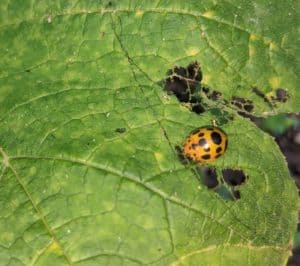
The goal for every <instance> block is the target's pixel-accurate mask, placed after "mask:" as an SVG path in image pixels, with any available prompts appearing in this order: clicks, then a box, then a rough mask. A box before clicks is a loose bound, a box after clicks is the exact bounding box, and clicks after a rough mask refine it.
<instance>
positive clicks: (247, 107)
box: [244, 104, 254, 112]
mask: <svg viewBox="0 0 300 266" xmlns="http://www.w3.org/2000/svg"><path fill="white" fill-rule="evenodd" d="M253 108H254V106H253V105H252V104H246V105H244V109H245V110H246V111H247V112H252V110H253Z"/></svg>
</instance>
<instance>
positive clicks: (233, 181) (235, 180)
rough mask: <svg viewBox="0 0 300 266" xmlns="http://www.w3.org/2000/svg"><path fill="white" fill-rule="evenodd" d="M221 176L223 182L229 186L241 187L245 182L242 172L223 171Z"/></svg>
mask: <svg viewBox="0 0 300 266" xmlns="http://www.w3.org/2000/svg"><path fill="white" fill-rule="evenodd" d="M222 175H223V179H224V180H225V182H226V183H227V184H229V185H231V186H237V185H241V184H242V183H244V182H245V180H246V176H245V174H244V172H243V171H242V170H233V169H224V170H222Z"/></svg>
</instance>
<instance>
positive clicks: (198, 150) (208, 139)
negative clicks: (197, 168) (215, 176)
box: [182, 127, 228, 163]
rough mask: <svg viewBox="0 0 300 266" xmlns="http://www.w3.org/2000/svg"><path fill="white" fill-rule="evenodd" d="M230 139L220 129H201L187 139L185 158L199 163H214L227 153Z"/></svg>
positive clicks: (184, 151) (184, 146)
mask: <svg viewBox="0 0 300 266" xmlns="http://www.w3.org/2000/svg"><path fill="white" fill-rule="evenodd" d="M227 145H228V138H227V135H226V133H225V132H224V131H223V130H222V129H220V128H218V127H200V128H197V129H195V130H194V131H192V132H191V133H190V135H189V136H188V137H187V138H186V140H185V141H184V144H183V150H182V153H183V156H184V157H186V158H187V159H189V160H191V161H193V162H197V163H208V162H213V161H215V160H216V159H217V158H219V157H220V156H221V155H223V154H224V153H225V151H226V148H227Z"/></svg>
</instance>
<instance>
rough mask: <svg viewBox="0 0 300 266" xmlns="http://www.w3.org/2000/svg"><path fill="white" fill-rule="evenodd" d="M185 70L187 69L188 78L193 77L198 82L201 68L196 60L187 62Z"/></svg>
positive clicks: (200, 77) (200, 78)
mask: <svg viewBox="0 0 300 266" xmlns="http://www.w3.org/2000/svg"><path fill="white" fill-rule="evenodd" d="M187 71H188V77H189V78H191V79H194V80H196V81H198V82H200V81H201V80H202V72H201V68H200V65H199V63H198V62H197V61H195V62H193V63H191V64H189V65H188V67H187Z"/></svg>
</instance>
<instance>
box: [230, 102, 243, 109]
mask: <svg viewBox="0 0 300 266" xmlns="http://www.w3.org/2000/svg"><path fill="white" fill-rule="evenodd" d="M232 103H233V104H234V105H235V106H236V107H238V108H240V109H242V108H243V105H242V104H241V103H239V102H232Z"/></svg>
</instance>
